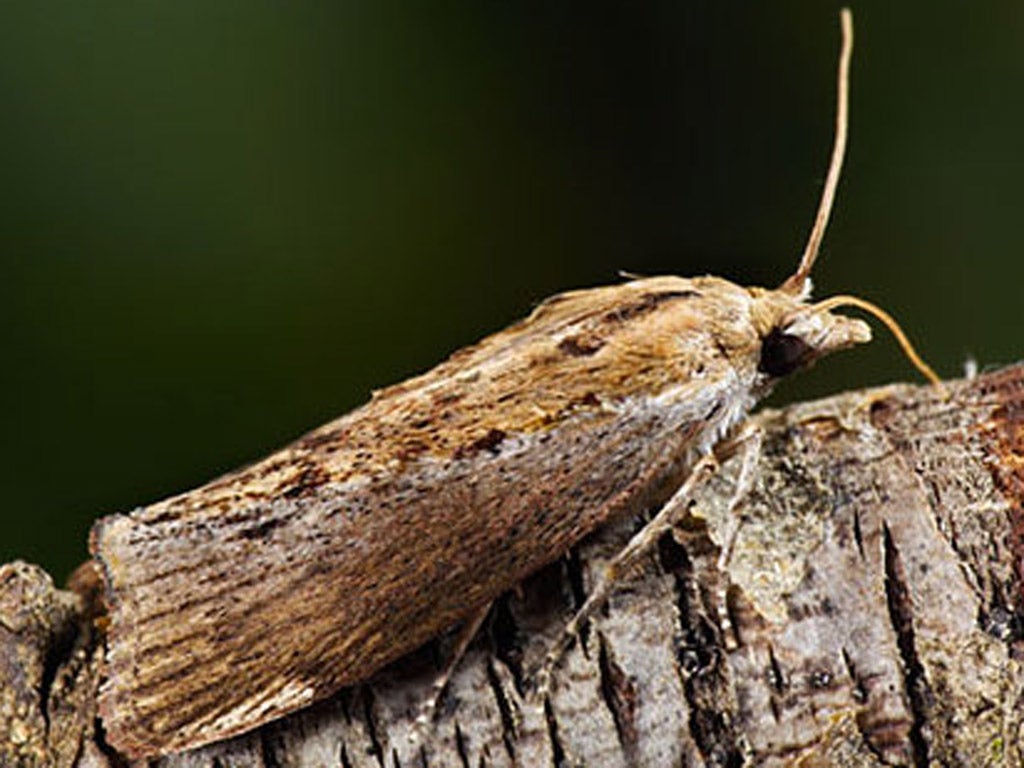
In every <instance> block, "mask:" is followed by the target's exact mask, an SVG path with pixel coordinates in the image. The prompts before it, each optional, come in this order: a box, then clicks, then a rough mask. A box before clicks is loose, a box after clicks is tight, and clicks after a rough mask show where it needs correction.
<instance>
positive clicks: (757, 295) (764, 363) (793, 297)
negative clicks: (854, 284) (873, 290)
mask: <svg viewBox="0 0 1024 768" xmlns="http://www.w3.org/2000/svg"><path fill="white" fill-rule="evenodd" d="M747 290H748V292H749V293H750V295H751V297H752V298H753V302H752V304H751V308H750V312H751V320H752V322H753V324H754V328H755V329H756V331H757V333H758V336H759V337H760V339H761V359H760V363H759V365H758V370H759V371H760V372H761V373H763V374H765V375H766V376H768V377H769V378H770V379H778V378H781V377H783V376H788V375H789V374H791V373H793V372H794V371H798V370H800V369H802V368H807V367H808V366H810V365H812V364H813V363H814V362H815V361H816V360H817V359H818V358H820V357H824V356H825V355H830V354H832V353H833V352H837V351H839V350H841V349H847V348H849V347H852V346H854V345H856V344H864V343H866V342H868V341H871V329H870V328H869V327H868V325H867V323H865V322H864V321H862V320H857V319H856V318H853V317H847V316H846V315H839V314H836V313H835V312H834V311H833V310H835V309H838V308H839V307H856V308H857V309H862V310H864V311H865V312H868V313H870V314H871V315H874V317H876V318H877V319H878V320H880V321H881V322H882V324H883V325H885V327H886V328H888V329H889V331H890V332H891V333H892V335H893V336H895V337H896V341H897V342H898V343H899V345H900V347H901V348H902V350H903V353H904V354H905V355H906V356H907V359H909V360H910V362H911V363H912V364H913V365H914V367H915V368H917V370H919V371H920V372H921V373H922V374H924V376H925V378H926V379H928V380H929V381H931V382H932V383H933V384H939V385H941V380H940V379H939V377H938V376H937V375H936V373H935V371H933V370H932V369H931V367H930V366H929V365H928V364H927V363H926V362H925V361H924V360H922V359H921V356H920V355H918V354H917V351H916V350H915V349H914V345H913V344H911V343H910V339H908V338H907V335H906V334H905V333H904V332H903V329H902V328H900V326H899V323H897V322H896V321H895V320H894V319H893V318H892V316H891V315H890V314H889V313H888V312H886V311H885V310H884V309H882V308H881V307H879V306H877V305H875V304H872V303H871V302H870V301H867V300H865V299H861V298H859V297H857V296H832V297H830V298H827V299H823V300H822V301H818V302H815V303H813V304H812V303H809V302H808V294H809V293H810V280H809V279H805V280H804V282H803V287H802V289H796V290H794V287H793V284H792V283H791V282H787V283H784V284H783V285H782V286H780V287H779V288H776V289H774V290H767V289H764V288H749V289H747Z"/></svg>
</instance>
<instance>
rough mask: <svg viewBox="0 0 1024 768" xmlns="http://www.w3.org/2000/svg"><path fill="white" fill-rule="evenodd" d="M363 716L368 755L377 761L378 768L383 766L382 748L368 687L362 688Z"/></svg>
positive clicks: (371, 694)
mask: <svg viewBox="0 0 1024 768" xmlns="http://www.w3.org/2000/svg"><path fill="white" fill-rule="evenodd" d="M363 716H364V717H365V718H366V733H367V735H368V736H369V737H370V754H371V755H373V757H374V758H376V760H377V765H379V766H380V768H386V766H385V765H384V747H383V745H382V744H381V742H380V737H379V736H378V735H377V723H376V717H375V716H374V714H373V692H372V691H371V690H370V688H369V686H365V685H364V686H363Z"/></svg>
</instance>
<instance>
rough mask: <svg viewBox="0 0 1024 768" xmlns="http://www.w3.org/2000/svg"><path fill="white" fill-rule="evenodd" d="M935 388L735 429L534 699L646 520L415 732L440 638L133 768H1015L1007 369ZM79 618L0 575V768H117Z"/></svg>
mask: <svg viewBox="0 0 1024 768" xmlns="http://www.w3.org/2000/svg"><path fill="white" fill-rule="evenodd" d="M948 386H949V395H950V397H949V399H945V398H944V397H943V396H942V394H941V393H939V392H937V391H936V390H935V389H934V388H930V387H907V386H897V387H886V388H882V389H874V390H867V391H860V392H852V393H848V394H844V395H840V396H837V397H833V398H829V399H826V400H822V401H818V402H814V403H807V404H799V405H794V406H791V407H789V408H786V409H785V410H781V411H765V412H762V413H761V414H759V415H757V416H755V417H754V421H755V422H756V423H757V424H758V425H759V426H760V427H761V428H762V429H763V430H764V442H763V448H762V450H761V454H760V458H759V464H758V467H757V472H756V476H755V479H754V482H753V485H752V487H751V488H749V489H748V490H747V491H746V492H745V493H744V494H743V496H742V500H741V503H740V505H739V507H738V509H736V510H734V511H733V510H730V504H729V502H730V500H731V498H732V497H733V495H734V494H733V492H734V486H735V483H736V479H737V475H738V470H739V466H738V465H739V461H738V460H732V461H729V462H726V464H725V465H724V466H723V468H722V470H721V471H720V472H719V473H718V475H716V477H715V478H714V479H713V480H712V481H710V482H709V483H708V485H707V487H706V488H705V489H704V490H703V491H702V492H701V494H700V495H699V497H698V498H697V500H696V502H695V503H694V505H693V507H692V510H691V516H690V518H689V519H688V520H687V521H686V522H685V523H684V524H683V525H682V526H680V527H679V528H678V529H677V530H676V531H675V532H674V534H673V535H672V536H671V537H666V539H665V540H664V541H663V542H662V544H661V547H660V550H659V552H658V553H657V555H656V556H654V557H652V558H650V560H649V562H647V563H645V564H644V566H643V567H642V568H641V572H639V573H637V574H635V575H634V576H632V577H630V578H628V579H626V580H624V581H623V582H622V583H621V584H620V585H619V588H618V590H617V591H616V593H615V595H614V597H613V598H612V599H611V601H610V603H609V605H608V606H607V608H606V610H604V611H603V612H602V613H601V614H600V615H599V616H598V617H596V618H595V620H593V621H592V622H591V623H590V624H589V625H588V626H587V627H586V629H585V631H584V633H583V634H582V636H581V638H580V639H579V640H578V641H577V643H576V644H575V645H574V646H573V647H572V648H571V649H570V650H569V652H568V653H567V654H566V656H565V658H564V659H563V661H562V663H561V664H560V666H559V667H558V670H557V673H556V676H555V685H554V688H553V691H552V692H551V694H550V696H549V697H548V698H547V699H546V700H545V701H543V702H541V703H537V702H535V701H533V700H532V698H530V697H529V696H527V695H526V691H527V690H528V688H529V680H530V676H531V673H532V672H533V671H534V670H536V669H537V667H538V665H539V664H540V660H541V659H542V657H543V654H544V652H545V650H546V648H547V647H548V646H549V644H550V643H551V642H552V640H553V638H554V637H556V636H557V633H558V632H559V631H560V629H561V627H562V626H563V625H564V623H565V621H567V620H568V618H569V617H570V616H571V615H572V613H573V611H574V610H575V609H576V608H577V607H578V606H579V604H580V603H581V602H582V600H583V598H584V596H585V595H586V593H587V592H588V590H589V589H590V588H591V586H592V585H593V583H594V581H595V578H596V577H597V576H598V575H599V574H600V573H602V568H603V565H604V564H605V563H606V562H607V561H608V559H609V558H610V557H612V556H613V555H614V553H615V552H617V551H618V550H619V549H620V548H621V547H622V546H623V545H624V544H625V542H626V541H627V540H628V539H629V537H630V536H631V535H632V534H633V533H634V532H635V531H636V530H638V528H639V526H640V525H642V523H643V521H642V520H626V521H622V522H621V523H618V524H615V525H612V526H608V527H607V528H605V529H604V530H602V531H601V532H600V533H599V534H598V535H596V536H593V537H591V538H590V539H588V540H586V541H584V542H583V543H582V544H581V545H580V546H579V547H577V548H576V549H575V550H574V551H573V552H571V553H569V554H568V555H567V556H566V558H565V559H564V560H563V561H562V562H560V563H558V564H556V565H555V566H552V567H550V568H547V569H545V570H544V571H542V572H540V573H538V574H536V575H535V576H534V577H532V578H531V579H529V580H528V581H527V582H526V583H524V584H523V585H522V586H521V587H520V589H518V590H517V591H516V592H515V593H513V594H510V595H508V596H506V597H505V598H503V599H502V600H500V601H499V602H498V603H497V604H496V606H495V607H494V609H493V611H492V614H491V617H490V618H489V620H488V621H487V623H485V625H484V628H483V630H482V631H481V632H480V633H479V635H478V636H477V638H476V640H475V641H474V643H473V644H472V645H471V646H470V649H469V652H468V654H467V655H466V657H465V658H464V659H463V661H462V662H461V663H460V664H459V665H458V667H457V670H456V672H455V674H454V677H453V679H452V681H451V685H450V687H449V690H448V693H447V694H446V696H445V697H444V700H443V705H442V708H441V711H440V712H439V713H438V715H437V718H436V720H435V722H433V723H432V724H431V725H429V726H426V727H418V726H417V724H416V717H417V715H419V714H420V713H421V711H422V708H423V705H424V702H425V701H427V700H428V698H429V697H430V695H431V693H430V686H431V683H432V681H433V678H434V676H435V675H436V674H437V670H438V667H439V665H440V664H442V663H443V660H444V659H445V657H446V648H447V647H448V646H449V645H450V638H442V639H441V640H440V641H438V642H435V643H433V644H431V645H430V646H428V647H426V648H424V649H421V650H420V651H418V652H416V653H414V654H412V655H411V656H409V657H408V658H406V659H403V660H401V661H400V662H398V663H396V664H393V665H392V666H390V667H389V668H387V669H386V670H384V671H383V672H381V673H379V674H377V675H376V676H375V677H374V678H373V679H372V680H370V681H369V682H368V683H366V684H363V685H359V686H356V687H354V688H351V689H348V690H345V691H343V692H341V693H340V694H339V695H337V696H336V697H334V698H333V699H331V700H329V701H326V702H323V703H321V704H319V705H317V706H314V707H312V708H310V709H308V710H304V711H302V712H298V713H296V714H294V715H292V716H290V717H288V718H285V719H283V720H281V721H278V722H276V723H272V724H270V725H269V726H266V727H264V728H262V729H260V730H258V731H256V732H253V733H251V734H248V735H245V736H243V737H240V738H237V739H233V740H231V741H228V742H224V743H221V744H216V745H211V746H208V747H205V748H202V749H198V750H194V751H192V752H189V753H185V754H181V755H176V756H169V757H165V758H161V759H159V760H154V761H151V762H152V763H153V764H154V765H159V766H165V767H166V768H172V766H173V767H174V768H184V767H186V766H188V767H189V768H192V767H194V768H207V767H209V768H212V767H213V766H268V767H269V766H346V767H350V768H357V767H359V768H364V767H365V768H382V767H385V766H386V767H387V768H391V767H392V766H430V767H433V766H473V767H474V768H476V766H528V767H530V768H532V767H534V766H548V765H550V766H577V765H579V766H583V765H586V766H602V767H603V766H674V765H684V766H704V765H708V766H718V765H721V766H738V765H745V764H751V765H766V766H776V765H800V766H817V765H820V766H875V765H914V766H924V765H949V766H983V765H1022V764H1024V748H1022V746H1021V743H1022V738H1021V737H1022V735H1024V733H1022V727H1024V669H1022V666H1021V658H1022V654H1024V593H1022V576H1024V365H1017V366H1014V367H1010V368H1007V369H1004V370H1002V371H998V372H994V373H991V374H987V375H984V376H979V377H977V378H973V379H970V380H965V381H960V382H954V383H951V384H949V385H948ZM737 526H738V527H737ZM729 541H732V542H733V544H732V547H731V550H730V554H729V555H728V556H723V555H722V554H721V552H722V548H723V543H725V542H729ZM85 614H86V611H85V609H84V608H83V601H82V600H81V598H79V597H78V596H76V595H74V594H72V593H71V592H65V591H60V590H55V589H54V588H53V585H52V583H51V582H50V580H49V577H47V576H46V574H45V573H43V572H42V571H41V570H39V569H37V568H34V567H32V566H27V565H25V564H22V563H14V564H10V565H6V566H3V567H0V764H2V765H4V766H7V765H17V766H22V765H24V766H42V765H45V766H50V765H53V766H72V765H79V766H102V765H113V766H117V765H122V764H125V761H123V760H122V759H121V758H120V757H119V756H118V755H117V754H116V753H114V752H113V751H112V750H111V749H110V748H109V747H108V746H106V745H105V744H104V743H103V741H102V727H101V726H100V725H98V724H97V721H96V718H95V705H94V694H95V690H96V685H97V681H98V679H99V668H100V654H101V649H99V648H98V641H97V640H96V637H97V634H96V632H95V630H94V629H93V625H94V622H93V621H92V620H91V619H90V617H89V616H87V615H85ZM101 624H102V620H100V622H99V625H100V626H101Z"/></svg>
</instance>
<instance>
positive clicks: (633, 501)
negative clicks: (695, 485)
mask: <svg viewBox="0 0 1024 768" xmlns="http://www.w3.org/2000/svg"><path fill="white" fill-rule="evenodd" d="M723 286H724V287H723ZM740 291H741V289H738V288H735V286H731V285H730V284H728V283H724V281H719V280H714V279H698V280H692V281H691V280H683V279H680V278H657V279H650V280H642V281H635V282H632V283H628V284H626V285H623V286H618V287H614V288H602V289H594V290H592V291H583V292H576V293H573V294H567V295H564V296H561V297H556V298H555V299H554V300H550V301H549V302H547V303H545V304H544V305H542V306H541V307H540V308H539V309H538V310H537V311H536V312H535V313H534V314H533V315H532V316H531V317H530V318H528V319H527V320H526V321H523V322H522V323H520V324H518V325H516V326H512V327H511V328H510V329H508V330H506V331H504V332H502V333H500V334H496V335H495V336H493V337H490V338H489V339H486V340H484V341H483V342H481V343H480V344H478V345H476V346H475V347H470V348H467V349H466V350H463V351H461V352H458V353H456V354H455V355H454V356H453V357H452V358H450V359H449V360H448V361H446V362H445V363H442V364H441V365H440V366H438V367H437V368H435V369H434V370H433V371H431V372H428V373H427V374H424V375H423V376H420V377H417V378H414V379H411V380H409V381H408V382H405V383H403V384H399V385H397V386H395V387H392V388H390V389H387V390H384V391H383V392H382V393H379V394H378V395H377V396H376V397H375V398H374V400H373V401H371V402H370V403H369V404H367V405H366V406H364V407H363V408H361V409H358V410H356V411H354V412H353V413H351V414H349V415H348V416H345V417H342V418H341V419H338V420H337V421H335V422H333V423H331V424H329V425H327V426H325V427H323V428H321V429H320V430H317V431H316V432H313V433H311V434H310V435H307V436H306V437H305V438H303V439H301V440H299V441H298V442H296V443H295V444H293V445H292V446H290V447H288V448H286V449H284V450H282V451H281V452H280V453H278V454H275V455H273V456H271V457H269V458H268V459H265V460H264V461H262V462H259V463H257V464H255V465H253V466H252V467H249V468H247V469H244V470H241V471H239V472H237V473H234V474H232V475H228V476H225V477H223V478H220V479H218V480H215V481H214V482H212V483H210V484H209V485H208V486H204V487H203V488H199V489H197V490H195V491H193V492H190V493H187V494H183V495H181V496H178V497H174V498H172V499H169V500H167V501H165V502H161V503H158V504H154V505H152V506H150V507H147V508H144V509H142V510H139V511H137V512H135V513H133V514H131V515H119V516H113V517H109V518H106V519H104V520H102V521H101V522H100V523H99V524H97V527H96V528H95V530H94V533H93V551H94V553H95V554H96V557H97V559H98V560H99V561H100V563H101V564H102V566H103V569H104V574H105V579H106V585H107V589H106V598H107V602H108V607H109V611H110V631H109V636H108V657H107V681H106V683H105V685H104V687H103V690H102V693H101V714H102V717H103V719H104V722H105V725H106V728H107V732H108V736H109V738H110V740H111V742H112V743H113V744H115V745H116V746H118V748H119V749H121V750H122V751H124V752H126V753H129V754H153V753H160V752H168V751H175V750H179V749H183V748H188V747H192V746H197V745H199V744H202V743H206V742H209V741H215V740H219V739H222V738H226V737H228V736H231V735H233V734H235V733H239V732H242V731H246V730H249V729H251V728H253V727H255V726H257V725H259V724H260V723H262V722H266V721H267V720H270V719H273V718H276V717H279V716H281V715H283V714H285V713H287V712H289V711H292V710H294V709H296V708H298V707H301V706H303V705H305V704H308V703H309V702H311V701H313V700H316V699H319V698H323V697H324V696H327V695H329V694H331V693H333V692H334V691H336V690H337V689H338V688H340V687H342V686H344V685H346V684H350V683H353V682H356V681H358V680H361V679H364V678H366V677H367V676H368V675H369V674H371V673H372V672H373V671H375V670H376V669H378V668H380V667H381V666H382V665H383V664H385V663H387V662H388V661H390V660H392V659H394V658H396V657H398V656H400V655H401V654H403V653H405V652H407V651H409V650H411V649H413V648H415V647H416V646H417V645H419V644H421V643H422V642H424V641H426V640H428V639H429V638H431V637H433V636H435V635H436V634H437V633H438V632H439V631H441V630H443V629H445V628H446V627H448V626H450V625H452V624H453V623H455V622H457V621H458V620H459V619H461V618H464V617H465V616H466V615H467V613H470V612H471V611H472V610H473V609H474V608H475V607H477V606H480V605H483V604H486V603H487V602H488V601H489V600H492V599H493V598H494V597H496V596H497V595H498V594H500V593H501V592H502V591H503V590H505V589H507V588H509V587H510V586H511V585H513V584H514V583H515V582H516V581H518V580H519V579H521V578H522V577H523V576H525V575H526V574H528V573H530V572H532V571H534V570H536V569H537V568H539V567H541V566H542V565H544V564H546V563H548V562H550V561H551V560H553V559H555V558H557V557H559V556H561V555H562V554H564V553H565V551H566V550H567V549H568V548H569V547H571V546H572V545H573V544H574V543H575V542H577V541H578V540H579V539H580V538H581V537H582V536H583V535H585V534H586V533H588V532H589V531H591V530H593V529H594V528H595V527H596V526H597V525H599V524H600V523H602V522H604V521H606V520H608V519H609V518H611V517H614V516H616V515H618V514H622V513H625V512H628V511H637V510H639V509H641V508H642V507H643V506H644V505H648V504H654V503H657V502H659V501H660V500H662V499H664V498H665V497H666V496H667V495H668V494H669V493H670V492H671V490H672V489H673V487H674V486H675V485H676V484H677V483H678V482H679V481H680V479H681V477H682V475H683V474H684V473H685V471H686V468H687V464H688V462H689V460H690V458H691V457H692V453H693V451H694V449H695V448H696V447H697V446H698V445H699V444H706V443H708V442H709V441H713V439H714V436H715V435H717V434H719V433H720V432H721V431H722V430H723V429H724V428H726V427H727V426H728V424H729V423H730V422H731V421H733V420H735V418H736V417H737V416H738V415H740V414H741V413H742V411H743V410H744V408H745V404H746V400H747V396H748V394H749V393H748V391H747V389H746V387H747V384H746V383H744V382H742V381H740V380H738V379H737V376H736V367H737V364H738V363H743V364H744V365H747V366H748V367H749V365H750V361H751V359H755V358H754V353H753V351H752V350H753V348H754V346H755V343H756V339H754V338H753V332H752V331H751V330H750V329H749V322H748V321H747V320H746V317H745V316H744V308H745V304H744V303H743V300H742V295H741V294H740V293H738V292H740ZM741 401H742V406H739V407H738V406H737V403H741Z"/></svg>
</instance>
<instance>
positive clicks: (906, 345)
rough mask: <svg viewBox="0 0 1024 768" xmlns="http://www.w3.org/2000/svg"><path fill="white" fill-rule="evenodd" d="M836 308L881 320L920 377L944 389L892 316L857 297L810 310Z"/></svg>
mask: <svg viewBox="0 0 1024 768" xmlns="http://www.w3.org/2000/svg"><path fill="white" fill-rule="evenodd" d="M836 307H857V308H858V309H863V310H864V311H865V312H868V313H870V314H872V315H874V316H875V317H876V318H878V319H879V320H881V321H882V324H883V325H885V327H886V328H888V329H889V332H890V333H891V334H892V335H893V336H895V337H896V341H897V343H898V344H899V345H900V349H902V350H903V354H904V355H906V356H907V359H908V360H909V361H910V362H911V364H912V365H913V366H914V367H915V368H917V370H919V371H920V372H921V375H922V376H924V377H925V378H926V379H928V381H929V382H931V383H932V384H934V385H936V386H937V387H939V388H940V389H942V390H944V389H945V387H944V386H943V384H942V379H940V378H939V375H938V374H937V373H935V371H934V370H933V369H932V367H931V366H930V365H928V363H926V362H925V361H924V359H923V358H922V357H921V356H920V355H919V354H917V350H916V349H914V345H913V344H911V343H910V339H908V338H907V334H905V333H904V332H903V329H902V328H900V324H899V323H897V322H896V320H895V319H894V318H893V316H892V315H890V314H889V313H888V312H886V311H885V310H884V309H882V308H881V307H879V306H878V305H877V304H872V303H871V302H870V301H868V300H867V299H862V298H860V297H859V296H830V297H829V298H827V299H823V300H822V301H819V302H817V303H816V304H812V305H811V307H810V309H811V311H812V312H828V311H829V310H830V309H835V308H836Z"/></svg>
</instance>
